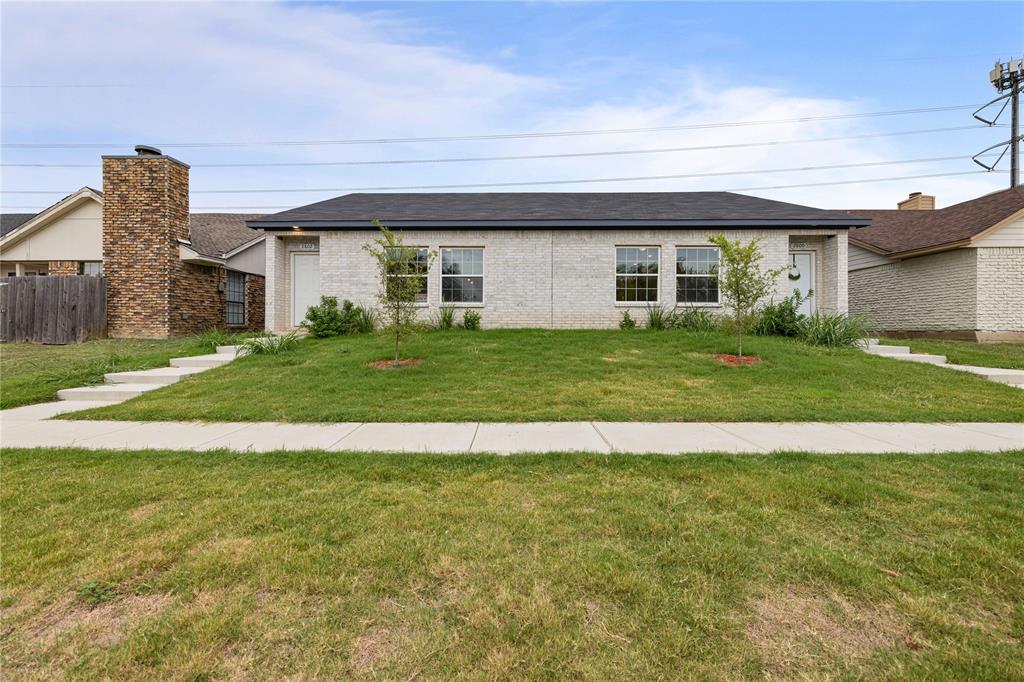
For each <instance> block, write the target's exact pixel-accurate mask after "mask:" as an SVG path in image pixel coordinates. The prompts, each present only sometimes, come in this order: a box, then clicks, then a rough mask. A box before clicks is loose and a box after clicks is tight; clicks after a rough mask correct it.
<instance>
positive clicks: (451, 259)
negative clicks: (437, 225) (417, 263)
mask: <svg viewBox="0 0 1024 682" xmlns="http://www.w3.org/2000/svg"><path fill="white" fill-rule="evenodd" d="M483 302H484V250H483V249H482V248H477V247H459V248H450V249H441V303H483Z"/></svg>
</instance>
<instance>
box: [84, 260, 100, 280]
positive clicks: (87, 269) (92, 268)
mask: <svg viewBox="0 0 1024 682" xmlns="http://www.w3.org/2000/svg"><path fill="white" fill-rule="evenodd" d="M78 272H79V274H82V275H93V276H96V275H102V274H103V263H102V261H90V260H87V261H82V262H81V263H79V264H78Z"/></svg>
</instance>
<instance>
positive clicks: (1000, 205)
mask: <svg viewBox="0 0 1024 682" xmlns="http://www.w3.org/2000/svg"><path fill="white" fill-rule="evenodd" d="M1020 211H1024V190H1022V189H1021V188H1013V189H1005V190H1002V191H1000V192H993V193H992V194H986V195H985V196H983V197H978V198H977V199H971V200H970V201H965V202H963V203H959V204H954V205H953V206H947V207H946V208H939V209H935V210H876V209H856V210H851V211H838V213H842V214H844V215H858V216H866V217H868V218H870V219H871V225H870V226H868V227H858V228H856V229H854V230H852V231H851V232H850V241H851V242H854V243H855V244H858V245H861V246H865V247H867V248H869V249H871V250H872V251H877V252H879V253H883V254H885V255H897V254H902V253H908V252H915V251H921V250H941V249H942V248H943V247H948V248H956V247H957V246H962V245H963V244H964V243H965V242H969V241H970V240H971V239H972V238H974V237H977V236H978V235H980V234H982V233H983V232H985V231H986V230H988V229H990V228H992V227H993V226H995V225H998V224H999V223H1001V222H1003V221H1005V220H1007V219H1008V218H1010V217H1011V216H1013V215H1014V214H1016V213H1018V212H1020Z"/></svg>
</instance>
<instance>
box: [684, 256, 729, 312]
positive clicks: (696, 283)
mask: <svg viewBox="0 0 1024 682" xmlns="http://www.w3.org/2000/svg"><path fill="white" fill-rule="evenodd" d="M718 255H719V254H718V247H716V246H681V247H678V248H677V249H676V302H677V303H686V304H697V303H718V302H719V297H718Z"/></svg>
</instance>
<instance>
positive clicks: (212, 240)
mask: <svg viewBox="0 0 1024 682" xmlns="http://www.w3.org/2000/svg"><path fill="white" fill-rule="evenodd" d="M254 218H259V214H253V213H192V214H190V215H189V236H190V238H191V240H192V248H193V249H195V250H196V251H198V252H199V253H201V254H203V255H204V256H213V257H215V258H220V257H221V256H223V255H224V254H225V253H227V252H229V251H232V250H234V249H237V248H238V247H239V246H241V245H243V244H245V243H247V242H251V241H253V240H254V239H259V237H260V235H259V234H258V233H256V232H253V231H252V230H250V229H249V228H248V227H246V226H245V221H246V220H252V219H254Z"/></svg>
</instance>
